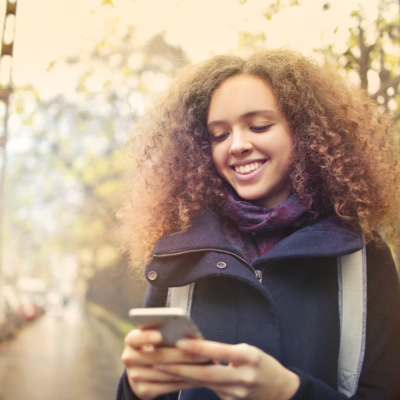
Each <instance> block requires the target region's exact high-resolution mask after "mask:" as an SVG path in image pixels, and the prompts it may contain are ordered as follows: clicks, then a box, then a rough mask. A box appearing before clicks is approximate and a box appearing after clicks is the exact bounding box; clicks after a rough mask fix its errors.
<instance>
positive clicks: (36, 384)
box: [0, 302, 123, 400]
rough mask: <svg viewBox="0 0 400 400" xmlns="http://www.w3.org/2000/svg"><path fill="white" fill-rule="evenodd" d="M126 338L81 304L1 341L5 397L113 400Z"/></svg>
mask: <svg viewBox="0 0 400 400" xmlns="http://www.w3.org/2000/svg"><path fill="white" fill-rule="evenodd" d="M121 351H122V340H120V339H118V338H116V337H115V336H114V334H113V333H112V332H111V331H110V330H109V329H108V327H107V326H106V325H104V323H102V322H100V321H98V320H97V319H96V318H95V317H94V316H92V315H90V314H88V313H87V312H85V311H84V310H82V308H81V307H79V306H78V304H77V303H76V302H71V303H70V305H69V306H68V307H66V308H65V309H62V310H61V311H59V312H57V313H55V312H53V313H51V312H48V313H47V314H45V315H43V316H42V317H40V318H39V319H38V320H37V321H34V322H33V323H31V324H29V325H27V326H25V327H24V328H23V329H21V330H20V331H19V332H18V333H17V335H16V337H15V338H13V339H11V340H7V341H5V342H2V343H0V400H56V399H58V400H78V399H85V400H110V399H114V398H115V394H116V389H117V385H118V380H119V376H120V374H121V373H122V371H123V365H122V363H121V362H120V361H119V355H120V354H121Z"/></svg>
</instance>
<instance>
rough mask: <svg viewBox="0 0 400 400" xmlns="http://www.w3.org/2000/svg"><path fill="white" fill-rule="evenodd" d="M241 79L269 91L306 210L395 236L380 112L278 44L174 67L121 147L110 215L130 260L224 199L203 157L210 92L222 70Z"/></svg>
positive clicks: (137, 260) (389, 127)
mask: <svg viewBox="0 0 400 400" xmlns="http://www.w3.org/2000/svg"><path fill="white" fill-rule="evenodd" d="M236 75H250V76H255V77H259V78H261V79H262V80H264V81H265V82H266V83H267V84H268V85H269V87H270V88H271V89H272V91H273V93H274V95H275V96H276V99H277V101H278V105H279V109H280V112H281V113H282V115H283V116H284V117H285V118H286V120H287V121H288V123H289V126H290V128H291V130H292V133H293V142H294V146H293V151H292V156H291V160H290V162H289V165H288V172H289V174H290V178H291V182H292V187H293V190H294V191H295V193H296V194H297V196H298V197H299V198H301V199H303V200H304V201H305V202H306V203H307V204H308V209H309V211H310V212H312V213H314V214H316V215H319V214H323V215H328V216H339V217H340V218H341V219H342V220H344V221H345V222H346V223H347V224H349V225H350V226H351V227H353V229H355V230H356V231H358V232H359V233H360V234H361V233H363V234H364V237H365V240H366V242H368V241H370V240H371V239H374V237H375V235H374V234H373V232H374V231H378V232H380V233H383V234H384V235H385V237H388V238H392V239H393V238H394V237H395V223H396V219H397V215H396V214H397V212H396V211H397V202H398V199H399V170H398V167H397V163H396V152H395V150H394V148H395V147H397V143H395V136H394V134H393V124H392V123H391V120H390V117H389V116H388V115H386V114H384V113H380V112H379V111H378V106H377V104H376V103H375V102H374V101H373V100H371V99H370V98H369V97H368V95H367V93H365V92H364V91H362V90H361V89H359V88H357V87H355V86H354V85H352V84H351V83H350V82H348V81H347V80H346V79H345V78H343V77H342V76H341V75H340V74H339V72H338V71H337V69H335V68H334V67H333V66H329V65H319V64H318V63H317V62H316V61H314V60H312V59H310V58H308V57H305V56H303V55H301V54H299V53H297V52H295V51H291V50H287V49H278V50H263V51H259V52H256V53H254V54H253V55H251V56H250V57H249V58H248V59H246V60H245V59H242V58H241V57H238V56H233V55H224V56H216V57H213V58H211V59H209V60H207V61H204V62H201V63H199V64H196V65H192V66H189V67H186V68H185V69H183V70H182V71H181V72H180V73H179V74H178V75H177V76H176V78H175V79H174V80H173V82H172V83H171V85H170V87H169V89H168V90H167V91H166V92H165V93H164V94H163V95H161V96H160V97H159V98H158V99H157V100H156V101H155V102H154V104H153V105H152V106H151V107H150V108H149V110H148V111H147V112H146V115H145V116H144V117H143V118H142V120H141V122H140V123H139V124H138V126H137V127H136V128H135V129H134V131H133V134H132V135H131V137H130V139H129V140H128V143H127V148H128V152H129V154H131V155H132V157H131V160H132V158H133V160H134V162H133V165H131V169H130V173H129V174H128V176H127V179H126V184H127V188H128V191H129V196H130V199H129V201H127V202H126V204H125V206H124V207H123V209H122V210H121V211H120V213H119V217H120V218H121V220H122V240H123V245H124V248H125V249H126V250H128V251H129V253H130V256H131V260H132V265H133V266H136V265H140V264H141V263H142V262H143V261H148V260H149V258H150V257H151V250H152V248H153V246H154V244H155V242H156V241H157V239H159V238H160V237H161V236H162V235H165V234H166V233H170V232H172V231H175V232H183V231H185V230H187V229H188V227H189V226H190V221H191V219H192V218H193V217H194V216H195V215H197V214H199V213H201V212H203V211H205V210H206V209H211V210H213V211H214V212H216V213H219V212H220V211H219V210H220V206H221V204H223V202H224V199H225V191H224V185H223V180H222V178H221V177H220V176H219V175H218V173H217V171H216V169H215V167H214V164H213V161H212V155H211V143H210V135H209V133H208V130H207V126H206V125H207V113H208V108H209V104H210V101H211V96H212V95H213V92H214V91H215V90H216V88H218V87H219V86H220V85H221V83H222V82H224V81H225V80H226V79H228V78H229V77H232V76H236Z"/></svg>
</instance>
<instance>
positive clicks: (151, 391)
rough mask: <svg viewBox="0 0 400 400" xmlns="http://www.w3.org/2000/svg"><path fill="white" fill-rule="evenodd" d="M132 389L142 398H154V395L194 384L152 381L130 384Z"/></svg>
mask: <svg viewBox="0 0 400 400" xmlns="http://www.w3.org/2000/svg"><path fill="white" fill-rule="evenodd" d="M131 387H132V390H133V391H134V392H135V394H136V395H137V396H138V397H140V398H141V399H143V400H146V399H154V398H155V397H158V396H161V395H163V394H166V393H171V392H179V391H181V390H185V389H190V388H193V387H196V386H193V384H191V383H189V382H177V383H154V382H143V383H140V384H133V385H131Z"/></svg>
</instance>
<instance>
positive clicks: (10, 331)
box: [0, 292, 19, 341]
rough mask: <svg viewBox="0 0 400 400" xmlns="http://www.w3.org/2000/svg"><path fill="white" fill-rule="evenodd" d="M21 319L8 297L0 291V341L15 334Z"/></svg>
mask: <svg viewBox="0 0 400 400" xmlns="http://www.w3.org/2000/svg"><path fill="white" fill-rule="evenodd" d="M18 326H19V320H18V318H17V316H16V315H15V314H14V311H13V309H12V307H11V305H10V302H9V301H8V299H7V297H6V296H5V295H4V294H3V293H1V292H0V341H2V340H5V339H7V338H9V337H11V336H13V335H14V333H15V331H16V330H17V329H18Z"/></svg>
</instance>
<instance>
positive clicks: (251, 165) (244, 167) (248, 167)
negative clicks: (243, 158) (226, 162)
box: [231, 160, 266, 175]
mask: <svg viewBox="0 0 400 400" xmlns="http://www.w3.org/2000/svg"><path fill="white" fill-rule="evenodd" d="M265 161H266V160H261V161H252V162H246V163H240V164H239V163H238V164H236V165H232V166H231V168H232V169H234V170H235V172H236V173H238V174H241V175H246V174H250V173H251V172H253V171H257V170H258V169H259V168H260V167H261V166H262V165H263V164H264V163H265Z"/></svg>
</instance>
